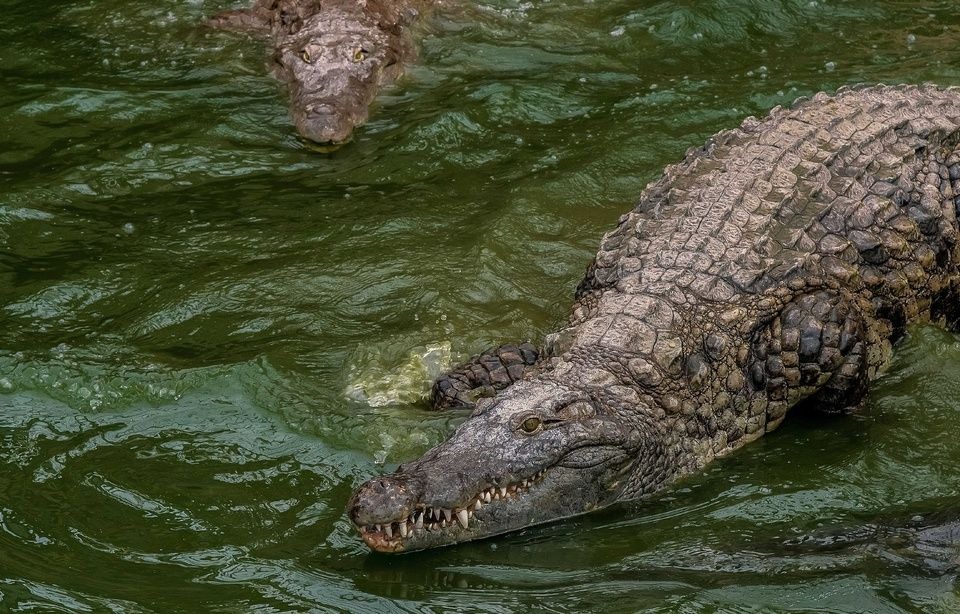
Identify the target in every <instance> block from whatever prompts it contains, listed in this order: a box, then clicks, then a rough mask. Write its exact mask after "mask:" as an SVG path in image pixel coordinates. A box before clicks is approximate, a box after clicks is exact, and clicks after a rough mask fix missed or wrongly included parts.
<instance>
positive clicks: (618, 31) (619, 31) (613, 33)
mask: <svg viewBox="0 0 960 614" xmlns="http://www.w3.org/2000/svg"><path fill="white" fill-rule="evenodd" d="M626 31H627V29H626V28H624V27H623V26H617V27H616V28H614V29H612V30H610V36H614V37H616V36H623V33H624V32H626Z"/></svg>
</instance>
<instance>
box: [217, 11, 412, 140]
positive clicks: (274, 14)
mask: <svg viewBox="0 0 960 614" xmlns="http://www.w3.org/2000/svg"><path fill="white" fill-rule="evenodd" d="M426 4H427V0H323V1H322V2H321V1H320V0H255V2H254V4H253V6H252V7H251V8H248V9H240V10H233V11H227V12H224V13H220V14H219V15H216V16H214V17H212V18H211V19H209V20H207V22H206V23H207V25H208V26H210V27H213V28H220V29H227V30H241V31H249V32H256V33H260V34H263V35H267V36H269V38H270V44H271V46H272V48H273V54H272V58H273V62H272V67H273V73H274V75H275V76H276V78H277V79H279V80H280V81H281V82H283V83H286V84H287V85H288V86H289V89H290V114H291V116H292V118H293V122H294V124H295V125H296V128H297V132H298V133H299V134H300V136H302V137H303V138H305V139H307V140H309V141H313V142H315V143H320V144H334V145H336V144H341V143H343V142H345V141H347V140H349V138H350V136H351V134H352V133H353V130H354V128H356V127H357V126H359V125H360V124H362V123H364V122H365V121H366V120H367V117H368V115H369V107H370V104H371V103H372V102H373V100H374V98H375V97H376V95H377V93H378V92H379V91H380V90H381V89H382V88H383V86H384V85H386V84H389V83H392V82H393V81H395V80H396V79H397V77H399V76H400V75H401V74H402V72H403V66H404V62H407V61H409V60H410V59H411V58H412V57H413V56H414V55H415V54H416V52H415V50H416V47H415V45H414V44H413V41H412V40H411V38H410V35H409V32H408V30H409V28H408V26H409V25H410V23H411V22H412V21H413V20H415V19H416V18H417V17H418V16H419V14H420V10H421V8H422V7H423V6H425V5H426Z"/></svg>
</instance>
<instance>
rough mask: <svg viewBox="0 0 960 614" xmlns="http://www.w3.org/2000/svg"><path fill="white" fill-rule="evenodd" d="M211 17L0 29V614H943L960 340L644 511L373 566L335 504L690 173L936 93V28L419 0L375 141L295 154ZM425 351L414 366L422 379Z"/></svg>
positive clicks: (940, 27) (948, 70)
mask: <svg viewBox="0 0 960 614" xmlns="http://www.w3.org/2000/svg"><path fill="white" fill-rule="evenodd" d="M229 6H235V4H231V3H229V2H226V1H222V0H216V1H214V0H209V1H204V0H190V1H186V2H184V1H179V2H178V1H175V0H151V1H150V2H147V1H146V0H128V1H123V2H121V1H119V0H75V1H72V2H61V3H42V2H41V3H37V2H27V1H25V0H11V1H9V2H7V3H6V6H5V10H4V12H3V14H2V16H0V65H2V66H3V69H2V70H3V83H4V87H3V88H0V135H2V138H0V330H2V333H0V407H2V411H0V611H13V612H21V611H62V612H101V611H117V612H158V613H159V612H196V611H211V612H289V611H350V612H364V611H366V612H391V611H417V612H423V611H428V612H440V611H451V610H458V611H470V612H472V611H482V612H520V611H554V612H583V611H592V610H602V611H606V612H610V611H624V612H633V611H654V612H702V611H724V612H729V611H758V610H760V611H811V612H824V611H835V612H855V611H861V612H916V611H923V612H930V611H937V610H939V611H944V612H950V611H957V610H958V609H960V594H958V589H957V576H956V563H957V561H958V558H957V552H956V550H955V549H954V550H951V549H950V545H949V544H948V545H947V546H945V547H940V548H939V549H937V548H933V549H931V548H927V549H923V548H919V547H917V546H916V545H915V544H914V543H913V542H914V541H915V540H914V537H913V536H914V535H915V534H916V533H917V531H916V528H917V527H923V526H927V525H931V524H933V525H937V523H949V522H951V521H956V519H957V518H960V469H958V468H957V467H958V466H960V440H958V438H957V437H956V433H957V432H960V383H958V382H960V338H958V337H956V336H954V335H951V334H948V333H944V332H942V331H939V330H937V329H934V328H917V329H913V330H912V331H911V335H910V337H909V339H907V341H906V342H905V343H904V344H903V346H902V347H900V348H898V352H897V356H896V361H895V364H894V365H893V367H892V368H891V370H890V371H889V372H888V374H887V375H886V376H885V377H883V378H882V379H881V380H880V381H879V382H877V385H876V386H874V387H873V389H872V393H871V397H870V401H869V403H868V404H867V407H866V408H865V410H864V411H863V412H862V414H861V415H858V416H856V417H847V418H834V419H824V418H822V417H798V418H796V419H793V420H789V421H788V422H787V424H786V425H785V426H784V427H783V428H782V429H781V430H780V431H779V432H777V433H775V434H773V435H771V436H770V437H767V438H766V439H764V440H762V441H759V442H757V443H755V444H752V445H750V446H748V447H747V448H745V449H744V450H742V451H741V452H738V453H737V454H735V455H734V456H732V457H730V458H728V459H725V460H724V461H722V462H720V463H717V464H715V465H713V466H711V468H710V470H709V471H708V472H707V473H705V474H704V475H701V476H697V477H696V478H693V479H690V480H687V481H685V482H683V483H682V484H680V485H678V486H677V487H675V488H673V489H671V490H670V491H669V492H667V493H665V494H664V495H663V496H662V497H660V498H658V499H657V500H655V501H651V502H645V503H633V504H628V505H622V506H618V507H616V508H613V509H611V510H608V511H605V512H602V513H599V514H595V515H592V516H587V517H582V518H579V519H575V520H572V521H569V522H565V523H562V524H556V525H552V526H545V527H539V528H535V529H530V530H527V531H525V532H521V533H517V534H514V535H509V536H504V537H501V538H497V539H495V540H488V541H483V542H477V543H473V544H467V545H464V546H461V547H457V548H449V549H444V550H438V551H434V552H429V553H422V554H415V555H410V556H404V557H399V558H383V557H378V556H371V555H369V554H368V552H367V550H366V548H365V547H364V546H363V544H362V543H361V541H360V540H359V539H358V538H357V537H356V535H355V534H354V533H353V532H352V531H351V529H350V526H349V524H348V522H347V520H346V518H345V516H344V506H345V503H346V500H347V498H348V497H349V494H350V492H351V491H352V489H353V488H354V487H355V486H357V485H358V484H359V483H361V482H362V481H363V480H365V479H367V478H368V477H370V476H371V475H373V474H375V473H378V472H380V471H383V470H387V469H390V468H392V467H393V466H395V465H396V464H397V463H398V462H401V461H402V460H405V459H408V458H410V457H412V456H415V455H417V454H419V453H420V452H422V451H423V450H425V449H426V448H427V447H429V446H431V445H433V444H435V443H436V442H438V441H440V440H442V439H443V438H444V437H445V435H446V434H447V433H449V432H450V430H451V429H452V427H453V426H454V424H455V423H456V422H457V421H458V420H460V419H462V415H460V414H456V413H453V414H447V415H436V414H431V413H428V412H426V411H424V410H423V409H422V407H421V406H420V405H419V404H418V400H417V399H418V398H419V395H421V394H422V392H423V390H424V389H425V388H424V387H425V384H426V380H427V379H428V378H429V376H430V374H431V373H433V372H435V371H436V370H437V369H438V368H441V367H442V366H443V364H445V363H448V362H449V361H450V360H452V359H456V358H458V357H465V356H468V355H469V354H471V353H474V352H477V351H480V350H482V349H483V348H485V347H487V346H489V345H491V344H494V343H498V342H502V341H505V340H516V339H520V340H526V339H530V340H534V341H536V340H539V339H541V338H542V337H543V335H544V334H545V333H546V332H549V331H550V330H552V329H554V328H555V327H556V326H557V325H558V324H559V323H560V322H562V321H563V319H564V317H565V315H566V312H567V310H568V308H569V305H570V302H571V297H572V291H573V288H574V287H575V285H576V283H577V281H578V280H579V278H580V277H581V275H582V274H583V270H584V267H585V266H586V264H587V262H588V261H589V260H590V258H591V256H592V255H593V253H594V252H595V250H596V247H597V244H598V240H599V237H600V236H601V235H602V233H603V232H604V231H605V230H606V229H608V228H609V227H611V226H612V225H613V224H614V223H615V221H616V219H617V217H618V216H619V215H620V214H621V213H622V212H623V211H625V210H626V209H628V208H629V207H630V206H631V204H632V203H633V202H634V201H635V199H636V197H637V195H638V194H639V192H640V190H641V189H642V188H643V186H644V185H645V184H646V183H647V182H648V181H650V180H652V179H654V178H655V177H656V176H657V173H658V172H659V171H660V169H661V168H662V167H663V166H664V165H665V164H667V163H670V162H673V161H676V160H677V159H679V157H680V156H682V154H683V152H684V151H685V149H686V148H687V147H689V146H693V145H698V144H701V143H702V142H703V141H704V139H705V138H706V137H707V136H709V135H710V134H712V133H714V132H715V131H717V130H719V129H722V128H729V127H732V126H734V125H736V124H737V123H738V122H739V121H741V120H742V119H743V118H744V117H745V116H747V115H752V114H753V115H757V114H762V113H764V112H765V111H766V110H767V109H768V108H770V107H772V106H774V105H777V104H787V103H789V102H791V101H793V100H794V99H795V98H797V97H798V96H803V95H810V94H812V93H814V92H816V91H818V90H821V89H831V90H832V89H835V88H837V87H839V86H841V85H844V84H851V83H861V82H881V81H882V82H888V83H893V82H921V81H934V82H936V83H940V84H943V85H960V17H958V16H957V13H956V7H955V4H954V3H953V2H948V1H940V2H915V1H908V0H900V1H893V0H887V1H882V2H870V3H864V2H854V1H852V0H851V1H840V0H829V1H819V0H814V1H790V0H774V1H761V0H705V1H698V2H692V1H685V2H648V1H636V0H634V1H633V2H623V1H619V0H613V1H610V2H596V1H594V0H564V1H563V2H561V1H559V0H548V1H544V2H539V3H534V2H526V1H524V2H516V1H510V0H482V1H481V2H479V3H470V4H458V3H454V2H448V3H447V6H446V8H445V9H444V10H442V11H440V12H438V13H437V14H435V15H434V16H433V18H432V19H431V20H430V21H429V22H428V23H427V24H426V25H425V27H424V30H423V44H422V58H421V62H420V63H419V64H418V65H416V66H414V67H412V68H411V70H410V74H409V76H408V77H407V78H406V79H405V80H404V81H403V82H402V83H401V84H400V85H399V87H397V88H394V89H391V90H390V91H388V92H387V93H386V94H385V95H384V96H382V97H381V99H380V100H379V102H378V105H377V109H376V110H375V113H374V115H373V120H372V121H371V123H370V124H369V125H368V126H366V127H364V128H363V129H361V130H360V131H359V132H358V133H357V135H356V137H355V139H354V141H353V142H352V143H350V144H349V145H348V146H346V147H344V148H342V149H341V150H339V151H337V152H335V153H333V154H329V155H321V154H317V153H315V152H311V151H309V150H308V149H306V148H305V147H303V146H302V145H301V144H300V143H299V142H298V141H297V139H296V138H295V136H294V133H293V130H292V128H291V125H290V122H289V119H288V117H287V114H286V107H285V101H284V98H283V94H282V92H281V91H280V90H279V89H278V87H277V85H276V84H275V83H274V82H273V81H272V80H271V79H270V78H269V77H268V76H267V75H266V73H265V70H264V50H263V47H262V45H260V44H259V43H258V42H257V41H252V40H245V39H242V38H235V37H231V36H226V35H223V34H219V33H209V32H205V31H203V30H202V29H199V28H198V27H197V23H198V22H199V21H200V20H201V19H202V17H203V16H205V15H209V14H211V13H213V12H215V11H216V10H219V9H222V8H226V7H229ZM423 357H426V358H423Z"/></svg>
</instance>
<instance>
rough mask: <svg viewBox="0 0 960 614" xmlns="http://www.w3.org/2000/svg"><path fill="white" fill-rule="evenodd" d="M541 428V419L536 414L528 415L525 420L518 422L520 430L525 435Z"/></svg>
mask: <svg viewBox="0 0 960 614" xmlns="http://www.w3.org/2000/svg"><path fill="white" fill-rule="evenodd" d="M541 428H543V421H542V420H540V418H538V417H536V416H530V417H529V418H527V419H526V420H524V421H523V422H521V423H520V430H522V431H523V432H524V433H526V434H527V435H533V434H534V433H536V432H537V431H539V430H540V429H541Z"/></svg>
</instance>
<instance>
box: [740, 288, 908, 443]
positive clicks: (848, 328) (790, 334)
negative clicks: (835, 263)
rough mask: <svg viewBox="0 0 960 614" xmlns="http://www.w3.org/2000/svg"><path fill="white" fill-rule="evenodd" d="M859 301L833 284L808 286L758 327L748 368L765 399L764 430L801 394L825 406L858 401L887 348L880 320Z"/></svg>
mask: <svg viewBox="0 0 960 614" xmlns="http://www.w3.org/2000/svg"><path fill="white" fill-rule="evenodd" d="M862 307H863V306H862V305H859V304H857V305H854V304H853V303H852V300H850V299H848V298H846V297H843V296H841V295H839V294H838V293H836V292H834V291H832V290H825V291H819V292H813V293H810V294H805V295H801V296H799V297H797V298H795V299H794V300H793V301H791V302H790V303H788V304H787V305H786V306H785V307H784V308H783V310H782V311H781V312H780V314H779V315H778V316H777V317H776V318H774V320H773V321H772V322H771V323H770V324H769V325H768V326H767V327H766V328H764V329H761V330H760V331H759V333H758V334H757V336H756V338H755V341H754V344H753V349H752V351H751V354H752V364H751V366H750V368H749V373H750V380H751V383H752V386H753V388H754V390H755V391H757V392H759V393H760V395H762V398H764V400H765V401H766V408H765V413H766V416H765V421H766V430H767V431H769V430H772V429H774V428H776V427H777V426H778V425H779V424H780V422H781V421H782V420H783V418H784V416H785V415H786V413H787V409H789V408H790V407H792V406H793V405H795V404H796V403H797V402H799V401H801V400H805V401H806V402H807V404H809V405H810V406H811V407H814V408H816V409H818V410H819V411H825V412H843V411H849V410H850V409H852V408H855V407H856V406H857V405H858V404H859V403H860V402H861V401H862V399H863V397H864V395H865V394H866V389H867V383H868V382H869V380H870V378H872V377H873V376H874V375H875V374H876V371H877V369H879V368H880V367H881V366H882V364H883V362H884V360H885V359H886V358H887V357H888V356H889V350H890V344H889V342H887V341H883V339H885V338H886V337H885V336H884V335H882V334H880V333H881V331H880V328H882V327H883V326H884V323H883V321H882V320H879V319H871V320H868V319H867V318H866V317H865V316H864V313H863V311H862V309H861V308H862ZM757 409H760V410H763V409H764V408H763V407H762V404H760V406H759V407H757ZM751 413H753V412H751Z"/></svg>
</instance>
